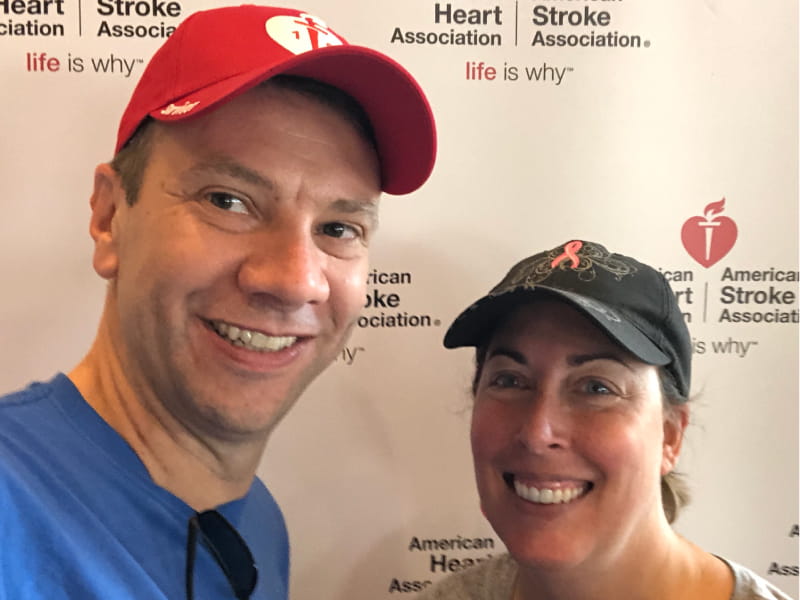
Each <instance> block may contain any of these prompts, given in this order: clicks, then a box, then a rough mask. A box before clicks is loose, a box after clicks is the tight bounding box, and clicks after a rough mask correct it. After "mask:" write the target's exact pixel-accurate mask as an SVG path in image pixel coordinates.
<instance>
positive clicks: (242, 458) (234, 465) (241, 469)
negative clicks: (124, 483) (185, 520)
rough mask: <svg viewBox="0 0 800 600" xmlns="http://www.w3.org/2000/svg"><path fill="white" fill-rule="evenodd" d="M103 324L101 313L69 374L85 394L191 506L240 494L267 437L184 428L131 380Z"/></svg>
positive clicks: (149, 466) (154, 473)
mask: <svg viewBox="0 0 800 600" xmlns="http://www.w3.org/2000/svg"><path fill="white" fill-rule="evenodd" d="M108 329H109V326H108V321H107V319H106V315H104V318H103V320H102V321H101V325H100V329H99V331H98V335H97V338H96V339H95V342H94V344H93V346H92V348H91V350H90V351H89V353H88V354H87V355H86V357H84V359H83V360H82V361H81V362H80V363H79V364H78V365H77V366H76V367H75V368H74V369H73V370H72V371H71V372H70V373H69V375H68V376H69V378H70V380H72V382H73V384H75V386H76V387H77V388H78V390H79V391H80V393H81V394H82V395H83V397H84V399H85V400H86V401H87V402H88V403H89V405H90V406H92V408H94V410H95V411H96V412H97V413H98V414H99V415H100V417H101V418H102V419H103V420H104V421H106V422H107V423H108V424H109V425H110V426H111V427H112V428H113V429H114V430H115V431H116V432H117V433H118V434H119V435H120V436H121V437H122V438H123V439H124V440H125V441H126V442H127V443H128V445H130V447H131V448H132V449H133V451H134V452H135V453H136V454H137V455H138V457H139V459H140V460H141V461H142V463H143V464H144V466H145V468H146V469H147V471H148V472H149V474H150V477H151V478H152V479H153V481H154V482H155V483H156V484H158V485H159V486H161V487H163V488H165V489H166V490H167V491H169V492H171V493H172V494H174V495H175V496H177V497H178V498H180V499H181V500H183V501H184V502H186V503H187V504H188V505H189V506H191V507H192V508H194V509H195V510H198V511H202V510H207V509H210V508H213V507H216V506H218V505H220V504H223V503H225V502H229V501H231V500H235V499H237V498H240V497H242V496H244V495H245V494H246V493H247V491H248V490H249V489H250V486H251V484H252V481H253V477H254V475H255V470H256V467H257V466H258V463H259V460H260V458H261V454H262V452H263V450H264V446H265V445H266V438H265V437H264V438H259V439H249V440H238V441H232V440H223V439H219V438H215V439H210V438H208V437H207V436H201V435H199V434H198V433H197V432H194V431H192V430H191V429H189V428H188V427H186V426H185V425H184V424H183V423H181V422H180V420H178V419H176V418H175V416H174V415H173V414H171V413H170V411H169V410H167V408H166V407H165V405H164V403H163V402H162V401H161V400H160V399H159V398H158V397H156V395H155V394H154V393H153V391H152V390H151V389H150V388H149V387H148V386H147V385H146V382H143V381H135V380H131V377H130V376H129V374H128V373H129V372H130V371H131V370H130V369H125V368H124V367H123V364H124V363H125V359H124V358H123V357H121V356H120V354H119V352H118V351H117V349H116V348H115V346H114V345H113V344H111V343H110V340H111V336H110V335H109V331H108Z"/></svg>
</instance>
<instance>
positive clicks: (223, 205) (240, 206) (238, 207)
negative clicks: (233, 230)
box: [206, 192, 249, 214]
mask: <svg viewBox="0 0 800 600" xmlns="http://www.w3.org/2000/svg"><path fill="white" fill-rule="evenodd" d="M206 197H207V198H208V201H209V202H210V203H211V204H213V205H214V206H216V207H217V208H219V209H220V210H224V211H227V212H233V213H241V214H247V213H248V212H249V211H248V210H247V206H245V203H244V202H243V201H242V200H240V199H239V198H237V197H236V196H233V195H231V194H228V193H226V192H211V193H209V194H208V195H207V196H206Z"/></svg>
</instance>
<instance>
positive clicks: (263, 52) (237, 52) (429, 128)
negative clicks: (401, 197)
mask: <svg viewBox="0 0 800 600" xmlns="http://www.w3.org/2000/svg"><path fill="white" fill-rule="evenodd" d="M278 74H285V75H297V76H302V77H309V78H312V79H316V80H318V81H322V82H324V83H327V84H329V85H332V86H334V87H336V88H339V89H341V90H342V91H344V92H346V93H348V94H349V95H350V96H352V97H353V98H354V99H355V100H356V101H357V102H358V103H359V104H360V105H361V107H362V108H363V109H364V111H365V112H366V114H367V116H368V117H369V120H370V123H371V124H372V127H373V129H374V131H375V138H376V141H377V146H378V148H377V150H378V156H379V158H380V163H381V177H382V185H381V187H382V189H383V191H385V192H387V193H389V194H407V193H409V192H413V191H414V190H416V189H417V188H418V187H420V186H421V185H422V184H423V183H424V182H425V180H426V179H427V178H428V176H429V175H430V174H431V171H432V170H433V164H434V161H435V159H436V127H435V124H434V120H433V113H432V111H431V107H430V105H429V104H428V101H427V99H426V98H425V94H424V93H423V91H422V89H421V88H420V86H419V84H418V83H417V82H416V81H415V79H414V78H413V77H412V76H411V74H409V73H408V71H406V70H405V69H404V68H403V67H402V66H401V65H399V64H398V63H397V62H395V61H394V60H392V59H391V58H389V57H388V56H386V55H384V54H381V53H380V52H377V51H375V50H371V49H369V48H364V47H361V46H353V45H351V44H349V43H347V41H345V39H344V38H342V37H341V36H340V35H339V34H337V33H335V32H334V31H333V30H331V29H330V28H329V27H328V26H327V25H326V24H325V22H324V21H322V20H321V19H319V18H317V17H314V16H312V15H309V14H307V13H305V12H302V11H299V10H295V9H291V8H275V7H269V6H254V5H244V6H231V7H225V8H217V9H212V10H206V11H200V12H197V13H194V14H192V15H191V16H189V17H188V18H187V19H186V20H185V21H183V23H181V25H180V26H179V27H178V28H177V29H176V30H175V32H174V33H173V34H172V35H171V36H170V37H169V38H168V39H167V41H166V42H164V44H163V45H162V46H161V48H159V49H158V51H157V52H156V53H155V54H154V55H153V57H152V58H151V59H150V63H149V64H148V65H147V67H146V68H145V71H144V73H143V74H142V77H141V79H140V80H139V83H138V84H137V86H136V89H134V91H133V95H132V97H131V100H130V102H129V103H128V107H127V108H126V109H125V112H124V114H123V115H122V120H121V121H120V124H119V132H118V134H117V146H116V148H115V152H119V150H120V149H121V148H122V147H123V146H125V144H126V143H127V142H128V140H130V138H131V137H132V136H133V134H134V133H135V132H136V129H137V128H138V127H139V125H140V124H141V123H142V121H144V120H145V119H146V118H147V117H148V116H150V117H152V118H154V119H157V120H159V121H178V120H181V119H187V118H191V117H193V116H196V115H199V114H202V113H203V112H205V111H208V110H211V109H213V108H214V107H215V106H218V105H220V104H221V103H224V102H226V101H228V100H231V99H232V98H234V97H235V96H237V95H238V94H241V93H243V92H245V91H247V90H249V89H250V88H252V87H254V86H256V85H258V84H259V83H261V82H262V81H265V80H266V79H269V78H270V77H273V76H274V75H278Z"/></svg>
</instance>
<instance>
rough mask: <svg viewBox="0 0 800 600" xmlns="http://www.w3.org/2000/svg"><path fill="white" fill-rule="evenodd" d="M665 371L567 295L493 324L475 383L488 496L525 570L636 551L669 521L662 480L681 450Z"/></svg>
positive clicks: (478, 448)
mask: <svg viewBox="0 0 800 600" xmlns="http://www.w3.org/2000/svg"><path fill="white" fill-rule="evenodd" d="M683 423H684V421H682V420H681V419H678V420H677V421H676V420H674V419H670V420H666V419H665V418H664V412H663V410H662V395H661V390H660V385H659V379H658V372H657V369H656V367H653V366H651V365H647V364H645V363H643V362H641V361H639V360H637V359H636V358H634V357H633V355H631V354H630V353H629V352H627V351H626V350H624V349H622V348H621V347H620V346H618V345H617V344H616V343H614V342H612V341H611V340H610V339H609V338H608V337H607V336H606V335H605V334H604V333H603V332H602V331H601V330H600V329H598V328H597V327H596V326H595V325H593V324H592V323H591V322H590V321H589V320H588V319H586V318H585V317H584V316H583V315H582V314H581V313H579V312H578V311H576V310H575V309H573V308H571V307H570V306H568V305H567V304H564V303H560V302H557V301H549V300H548V301H541V302H536V303H531V304H526V305H523V306H520V307H518V308H517V309H515V310H514V311H513V312H512V313H511V314H510V315H509V317H508V319H507V320H506V321H505V322H504V323H503V324H501V326H500V327H498V329H497V330H496V331H495V333H494V335H493V337H492V339H491V340H490V343H489V346H488V348H487V352H486V358H485V361H484V364H483V368H482V372H481V373H480V376H479V378H478V380H477V384H476V390H475V407H474V412H473V417H472V433H471V437H472V450H473V455H474V460H475V474H476V478H477V483H478V491H479V493H480V497H481V503H482V507H483V510H484V513H485V514H486V516H487V518H488V519H489V521H490V522H491V524H492V526H493V527H494V529H495V531H496V532H497V534H498V535H499V536H500V538H501V539H502V540H503V542H504V543H505V544H506V546H507V547H508V549H509V551H510V552H511V554H512V555H513V556H514V557H515V558H516V559H517V561H519V562H520V563H522V564H523V565H526V566H530V567H535V568H545V569H556V568H562V567H569V566H576V565H580V564H593V565H594V566H596V567H601V568H602V567H603V566H605V565H610V564H612V563H613V561H614V559H615V557H620V556H623V555H626V556H629V557H635V556H636V553H637V552H641V551H643V550H645V549H646V548H648V546H649V544H651V543H652V542H653V540H654V539H656V538H654V537H652V535H653V534H654V533H657V532H658V529H659V528H662V527H668V525H667V524H666V519H665V518H664V516H663V511H662V508H661V497H660V483H659V482H660V476H661V475H662V474H664V473H666V472H668V471H670V470H671V469H672V467H673V466H674V463H675V461H676V460H677V455H678V452H679V450H680V442H681V437H682V431H683Z"/></svg>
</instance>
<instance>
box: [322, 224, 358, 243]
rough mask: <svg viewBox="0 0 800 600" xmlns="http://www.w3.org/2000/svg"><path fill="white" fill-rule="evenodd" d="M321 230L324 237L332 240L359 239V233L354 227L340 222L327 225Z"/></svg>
mask: <svg viewBox="0 0 800 600" xmlns="http://www.w3.org/2000/svg"><path fill="white" fill-rule="evenodd" d="M321 230H322V233H323V234H324V235H327V236H329V237H332V238H340V239H355V238H357V237H359V234H358V231H357V230H356V229H355V228H354V227H352V226H351V225H346V224H344V223H339V222H338V221H335V222H333V223H325V224H324V225H323V226H322V227H321Z"/></svg>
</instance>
